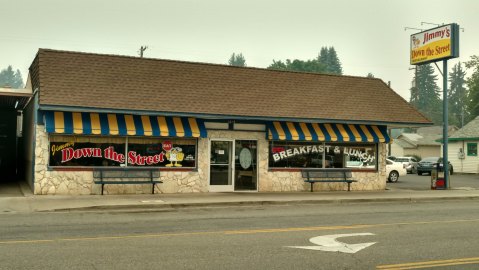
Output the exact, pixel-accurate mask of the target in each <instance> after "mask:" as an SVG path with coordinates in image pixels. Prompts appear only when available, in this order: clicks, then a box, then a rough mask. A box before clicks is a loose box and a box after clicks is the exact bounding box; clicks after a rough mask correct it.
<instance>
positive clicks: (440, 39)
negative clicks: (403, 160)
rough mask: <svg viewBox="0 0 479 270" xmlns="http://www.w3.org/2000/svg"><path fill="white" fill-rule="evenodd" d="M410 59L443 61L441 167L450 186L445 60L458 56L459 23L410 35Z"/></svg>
mask: <svg viewBox="0 0 479 270" xmlns="http://www.w3.org/2000/svg"><path fill="white" fill-rule="evenodd" d="M410 46H411V49H410V52H411V54H410V61H411V65H423V64H428V63H432V62H437V61H441V60H442V61H443V68H442V69H443V71H442V78H443V91H444V92H443V99H442V102H443V112H442V114H443V130H442V138H443V147H442V157H443V159H442V160H443V169H444V185H445V187H446V188H449V187H450V183H449V165H448V164H449V161H448V156H447V155H448V134H447V132H448V125H449V123H448V117H447V116H448V108H447V60H448V59H451V58H457V57H459V25H458V24H455V23H452V24H447V25H442V26H439V27H436V28H432V29H429V30H426V31H423V32H420V33H416V34H413V35H411V39H410Z"/></svg>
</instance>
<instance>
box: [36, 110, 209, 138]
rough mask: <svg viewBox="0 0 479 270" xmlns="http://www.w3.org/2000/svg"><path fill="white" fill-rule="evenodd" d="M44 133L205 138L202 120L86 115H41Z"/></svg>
mask: <svg viewBox="0 0 479 270" xmlns="http://www.w3.org/2000/svg"><path fill="white" fill-rule="evenodd" d="M44 115H45V126H46V130H47V132H48V133H60V134H83V135H120V136H160V137H195V138H198V137H201V138H206V128H205V125H204V123H203V121H202V120H200V119H196V118H187V117H165V116H149V115H128V114H109V113H89V112H54V111H46V112H45V114H44Z"/></svg>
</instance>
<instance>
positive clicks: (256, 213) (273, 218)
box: [0, 177, 479, 270]
mask: <svg viewBox="0 0 479 270" xmlns="http://www.w3.org/2000/svg"><path fill="white" fill-rule="evenodd" d="M425 178H426V177H425ZM478 210H479V206H478V204H477V201H467V200H465V201H449V202H444V203H437V202H434V203H405V204H394V203H388V204H379V203H359V204H341V205H338V204H330V205H328V204H324V205H317V204H316V205H292V206H255V207H229V208H198V209H182V210H176V211H169V212H144V213H138V212H137V213H119V212H111V213H106V212H97V213H95V212H71V213H32V214H1V215H0V224H2V226H0V269H116V270H119V269H419V268H420V269H478V268H479V241H478V240H479V216H478V214H477V213H479V211H478ZM351 234H356V235H353V236H345V235H351ZM331 235H340V236H341V235H342V236H343V237H337V238H336V240H337V241H339V242H340V243H338V242H336V243H335V242H332V241H331V239H330V241H329V242H328V241H326V240H327V239H328V238H327V237H328V236H329V237H330V238H335V237H334V236H331ZM318 237H319V238H318ZM313 242H315V243H313ZM327 243H329V244H331V245H330V247H329V249H332V250H333V251H324V250H315V249H318V247H319V249H328V248H326V245H327ZM364 243H373V244H370V245H369V246H364ZM353 244H358V246H359V247H363V249H362V250H359V251H357V250H355V246H351V245H353ZM305 246H306V247H313V248H312V249H305V248H298V247H305ZM348 251H349V252H353V251H356V252H355V253H348ZM424 267H425V268H424Z"/></svg>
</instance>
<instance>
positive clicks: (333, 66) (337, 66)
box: [327, 47, 343, 75]
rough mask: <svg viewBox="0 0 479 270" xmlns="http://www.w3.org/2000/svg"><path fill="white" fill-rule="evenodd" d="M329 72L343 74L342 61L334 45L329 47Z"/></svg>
mask: <svg viewBox="0 0 479 270" xmlns="http://www.w3.org/2000/svg"><path fill="white" fill-rule="evenodd" d="M328 57H329V62H328V65H327V66H328V72H329V73H330V74H338V75H342V74H343V68H342V67H341V62H340V61H339V58H338V55H337V54H336V50H335V49H334V47H329V49H328Z"/></svg>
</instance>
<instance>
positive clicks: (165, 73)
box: [23, 49, 431, 194]
mask: <svg viewBox="0 0 479 270" xmlns="http://www.w3.org/2000/svg"><path fill="white" fill-rule="evenodd" d="M30 77H31V83H32V88H33V89H34V96H33V98H32V100H31V102H29V103H28V105H27V106H26V108H25V121H24V123H25V127H24V131H25V132H24V133H25V137H26V138H29V139H31V140H33V141H26V143H25V150H24V151H23V153H24V156H23V160H24V161H25V164H26V165H25V171H26V172H27V175H26V179H27V182H28V183H29V184H30V185H31V187H32V189H33V192H34V194H99V193H100V187H99V185H96V184H94V182H93V173H94V171H95V170H98V169H99V168H105V167H107V168H117V169H122V168H132V167H134V168H140V169H141V168H144V167H150V168H157V169H159V170H160V176H159V178H160V179H161V180H162V181H163V184H160V185H157V187H156V189H155V190H154V192H155V193H188V192H216V191H267V192H286V191H307V190H308V189H309V184H307V183H304V181H303V179H302V178H301V173H300V171H301V169H302V168H324V167H341V168H346V167H351V168H353V178H354V179H356V180H358V182H357V183H354V184H353V185H352V186H351V188H352V190H384V189H385V187H386V177H387V176H386V168H385V164H386V162H385V157H386V153H387V145H388V143H389V142H390V138H389V136H388V134H387V129H388V128H401V127H411V126H412V127H418V126H427V125H430V124H431V122H430V120H428V119H427V118H425V117H424V116H423V115H422V114H420V113H419V112H418V111H417V110H415V109H414V108H413V107H412V106H410V105H409V104H408V103H407V102H406V101H405V100H404V99H402V98H401V97H400V96H399V95H397V94H396V93H395V92H394V91H393V90H392V89H390V88H389V87H388V86H387V85H386V84H385V83H384V82H383V81H381V80H379V79H371V78H363V77H353V76H337V75H321V74H312V73H299V72H289V71H275V70H267V69H259V68H244V67H234V66H226V65H214V64H204V63H191V62H180V61H170V60H158V59H147V58H137V57H126V56H115V55H99V54H91V53H77V52H68V51H55V50H46V49H41V50H39V52H38V54H37V56H36V58H35V60H34V61H33V63H32V65H31V67H30ZM391 108H394V110H391ZM125 172H127V171H126V170H125ZM345 186H346V185H343V184H342V183H330V184H321V185H320V184H318V185H315V189H317V190H344V189H345V188H346V187H345ZM105 191H106V193H107V194H123V193H150V192H151V185H107V186H105Z"/></svg>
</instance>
